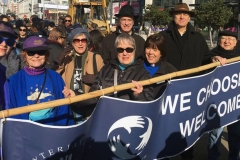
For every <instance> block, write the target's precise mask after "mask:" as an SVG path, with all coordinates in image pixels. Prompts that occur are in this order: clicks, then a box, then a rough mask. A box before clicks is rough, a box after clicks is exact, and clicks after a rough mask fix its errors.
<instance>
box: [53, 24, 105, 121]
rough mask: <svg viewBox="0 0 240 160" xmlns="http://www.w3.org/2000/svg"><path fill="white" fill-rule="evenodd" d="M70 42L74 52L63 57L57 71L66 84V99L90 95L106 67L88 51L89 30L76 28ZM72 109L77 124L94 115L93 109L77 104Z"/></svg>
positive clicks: (69, 38) (71, 51)
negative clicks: (97, 78) (90, 89)
mask: <svg viewBox="0 0 240 160" xmlns="http://www.w3.org/2000/svg"><path fill="white" fill-rule="evenodd" d="M68 42H69V43H70V44H71V46H72V50H70V51H68V52H66V53H64V54H65V55H64V56H61V57H63V59H61V61H62V64H60V66H59V68H58V69H57V72H59V73H60V74H61V75H62V78H63V80H64V81H65V83H66V88H65V89H64V91H63V93H64V95H65V97H69V96H75V95H80V94H84V93H88V91H89V88H90V86H91V85H92V83H93V82H94V81H95V77H96V75H97V74H98V72H99V71H100V69H101V68H102V66H103V65H104V64H103V60H102V57H101V56H100V55H98V54H94V53H93V52H90V51H88V44H89V42H90V36H89V33H88V31H87V30H85V29H82V28H75V29H74V30H72V31H71V33H70V34H69V36H68ZM71 108H72V109H73V112H74V113H75V114H74V115H75V120H76V123H81V122H82V121H84V120H85V119H86V118H87V117H88V116H89V115H90V114H91V113H92V108H81V107H80V106H78V105H76V104H73V105H71Z"/></svg>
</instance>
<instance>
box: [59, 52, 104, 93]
mask: <svg viewBox="0 0 240 160" xmlns="http://www.w3.org/2000/svg"><path fill="white" fill-rule="evenodd" d="M93 54H94V53H92V52H89V51H88V52H87V55H86V60H85V61H84V66H83V73H82V74H83V75H86V73H88V74H94V70H93ZM74 63H75V62H74V55H73V51H71V52H70V53H69V54H67V55H66V56H65V57H64V58H63V60H62V64H61V65H60V66H59V67H58V69H57V70H56V71H57V72H58V73H60V74H61V75H62V78H63V80H64V82H65V83H66V86H67V88H71V81H72V77H73V71H74ZM96 63H97V70H98V71H100V69H101V68H102V67H103V65H104V63H103V60H102V57H101V56H100V55H98V54H96ZM83 89H84V93H88V91H89V89H90V87H89V86H88V85H85V84H84V85H83Z"/></svg>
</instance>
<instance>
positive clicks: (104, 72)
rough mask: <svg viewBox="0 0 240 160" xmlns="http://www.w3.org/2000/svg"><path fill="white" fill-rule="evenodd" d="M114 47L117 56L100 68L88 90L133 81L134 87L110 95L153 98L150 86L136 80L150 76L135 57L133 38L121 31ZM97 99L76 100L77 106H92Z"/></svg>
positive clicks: (142, 98)
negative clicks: (144, 85)
mask: <svg viewBox="0 0 240 160" xmlns="http://www.w3.org/2000/svg"><path fill="white" fill-rule="evenodd" d="M115 48H116V50H117V58H116V59H115V60H112V61H110V63H109V64H106V65H105V66H104V67H103V68H102V69H101V71H100V72H99V74H98V76H97V79H96V81H95V82H94V83H93V85H92V86H91V88H90V91H89V92H92V91H96V90H100V89H101V88H102V89H104V88H108V87H112V86H116V85H121V84H125V83H133V84H134V86H135V87H133V88H131V89H128V90H123V91H119V92H117V93H113V94H111V95H110V96H112V97H117V98H121V99H127V100H135V101H150V100H153V89H152V87H149V86H148V87H143V86H142V85H141V84H140V83H139V82H138V81H141V80H146V79H150V78H151V77H150V75H149V73H148V71H147V70H145V69H144V67H143V63H142V61H141V60H136V59H135V51H136V44H135V40H134V38H133V37H132V36H131V35H129V34H127V33H121V34H120V35H119V36H118V37H117V38H116V41H115ZM65 96H66V97H68V96H69V97H71V96H74V92H71V91H69V92H68V95H67V94H66V93H65ZM97 101H98V98H93V99H89V100H86V101H82V102H78V106H81V107H92V106H95V105H96V103H97Z"/></svg>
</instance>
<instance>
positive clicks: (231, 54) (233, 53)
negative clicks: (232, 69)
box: [211, 45, 240, 59]
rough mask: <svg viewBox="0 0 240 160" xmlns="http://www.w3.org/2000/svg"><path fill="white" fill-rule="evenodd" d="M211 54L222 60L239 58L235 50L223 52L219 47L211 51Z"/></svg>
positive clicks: (239, 54) (238, 53)
mask: <svg viewBox="0 0 240 160" xmlns="http://www.w3.org/2000/svg"><path fill="white" fill-rule="evenodd" d="M211 52H212V53H214V54H216V55H218V56H221V57H223V58H227V59H230V58H234V57H237V56H240V52H239V51H238V50H237V49H236V48H234V49H233V50H225V49H223V48H222V47H221V46H220V45H218V46H217V47H215V48H213V49H212V50H211Z"/></svg>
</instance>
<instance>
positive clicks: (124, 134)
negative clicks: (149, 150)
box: [107, 116, 152, 159]
mask: <svg viewBox="0 0 240 160" xmlns="http://www.w3.org/2000/svg"><path fill="white" fill-rule="evenodd" d="M151 132H152V120H151V119H150V118H148V117H142V116H128V117H124V118H121V119H119V120H118V121H116V122H115V123H114V124H113V125H112V126H111V127H110V129H109V131H108V137H107V138H108V141H109V143H108V145H109V147H110V149H111V151H112V152H113V153H114V154H115V155H116V156H117V157H119V158H121V159H133V158H135V157H137V156H138V155H140V154H141V153H142V151H143V150H144V147H145V146H146V145H147V143H148V140H149V138H150V135H151Z"/></svg>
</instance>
